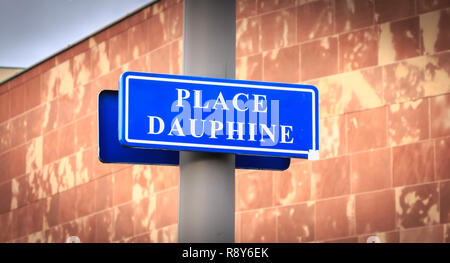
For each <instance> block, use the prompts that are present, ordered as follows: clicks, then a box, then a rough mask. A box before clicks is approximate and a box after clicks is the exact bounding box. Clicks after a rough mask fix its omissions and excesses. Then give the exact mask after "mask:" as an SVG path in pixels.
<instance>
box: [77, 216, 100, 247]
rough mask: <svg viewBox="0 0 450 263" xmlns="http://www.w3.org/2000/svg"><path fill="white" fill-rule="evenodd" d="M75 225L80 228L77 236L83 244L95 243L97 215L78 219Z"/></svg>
mask: <svg viewBox="0 0 450 263" xmlns="http://www.w3.org/2000/svg"><path fill="white" fill-rule="evenodd" d="M75 223H76V224H77V226H78V233H76V235H77V236H78V237H79V238H80V240H81V242H83V243H93V242H95V229H96V223H97V222H96V220H95V215H93V216H89V217H84V218H82V219H78V220H76V221H75Z"/></svg>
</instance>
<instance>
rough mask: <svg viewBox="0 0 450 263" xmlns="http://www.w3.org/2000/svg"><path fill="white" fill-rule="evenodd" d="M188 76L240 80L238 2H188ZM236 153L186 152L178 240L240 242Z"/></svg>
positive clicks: (185, 63) (182, 156) (182, 154)
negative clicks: (236, 212)
mask: <svg viewBox="0 0 450 263" xmlns="http://www.w3.org/2000/svg"><path fill="white" fill-rule="evenodd" d="M183 34H184V36H183V38H184V40H183V46H184V50H183V74H184V75H190V76H202V77H217V78H229V79H234V78H235V45H236V2H235V0H185V1H184V30H183ZM234 169H235V156H234V154H222V153H206V152H188V151H181V152H180V195H179V198H180V200H179V214H178V242H186V243H187V242H189V243H195V242H227V243H232V242H234V192H235V189H234Z"/></svg>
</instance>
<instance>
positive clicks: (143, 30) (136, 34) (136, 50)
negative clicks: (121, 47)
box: [128, 22, 149, 59]
mask: <svg viewBox="0 0 450 263" xmlns="http://www.w3.org/2000/svg"><path fill="white" fill-rule="evenodd" d="M146 25H147V23H145V22H142V23H139V24H136V25H135V26H133V27H131V28H130V29H128V39H129V41H130V42H129V44H130V50H131V54H132V57H133V58H135V59H136V58H139V57H141V56H142V55H143V54H146V53H147V52H148V51H149V46H148V45H147V42H146V40H147V34H148V33H147V32H148V28H147V27H146Z"/></svg>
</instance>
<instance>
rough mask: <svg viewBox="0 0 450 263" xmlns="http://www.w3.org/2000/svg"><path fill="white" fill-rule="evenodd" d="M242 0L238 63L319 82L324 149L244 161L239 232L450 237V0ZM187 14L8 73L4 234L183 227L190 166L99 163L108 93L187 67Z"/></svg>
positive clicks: (159, 233)
mask: <svg viewBox="0 0 450 263" xmlns="http://www.w3.org/2000/svg"><path fill="white" fill-rule="evenodd" d="M236 8H237V10H236V12H237V21H236V32H237V35H236V77H237V78H239V79H244V80H259V81H276V82H288V83H305V84H313V85H316V86H317V88H318V89H319V112H320V115H319V117H320V123H319V127H320V149H321V160H318V161H305V160H295V159H293V160H292V162H291V167H290V168H289V169H288V170H287V171H284V172H270V171H264V172H261V171H237V172H236V199H235V200H236V220H235V224H236V231H235V233H236V241H237V242H366V240H367V237H368V236H370V235H373V234H376V235H377V236H379V237H380V239H381V240H382V241H383V242H443V241H446V242H449V240H450V234H449V233H450V226H449V222H450V212H449V211H450V202H449V200H450V194H449V193H450V181H449V179H450V166H449V163H450V159H449V156H450V124H449V123H450V112H449V109H450V66H449V65H450V39H449V28H450V27H448V24H449V17H450V4H449V1H446V0H442V1H441V0H440V1H428V0H401V1H387V0H367V1H366V0H350V1H347V0H317V1H303V0H297V1H294V0H283V1H276V0H237V5H236ZM182 15H183V2H182V1H181V0H176V1H173V0H162V1H159V2H157V3H155V4H153V5H151V6H149V7H146V8H144V9H143V10H141V11H139V12H138V13H136V14H134V15H132V16H131V17H129V18H127V19H125V20H123V21H121V22H119V23H117V24H115V25H113V26H112V27H110V28H107V29H105V30H104V31H102V32H99V33H98V34H97V35H95V36H92V37H90V38H88V39H87V40H84V41H83V42H81V43H79V44H78V45H76V46H74V47H72V48H71V49H67V50H65V51H63V52H61V53H60V54H57V55H55V56H54V57H52V58H49V59H48V60H46V61H44V62H42V63H41V64H39V65H37V66H35V67H34V68H32V69H30V70H28V71H26V72H25V73H23V74H21V75H19V76H18V77H16V78H13V79H11V80H10V81H8V82H6V83H3V84H1V85H0V242H64V241H65V239H66V238H67V237H68V236H70V235H78V236H79V237H80V238H81V240H82V241H83V242H176V241H177V223H178V222H177V217H178V184H179V178H178V175H179V174H178V168H177V167H162V166H139V165H126V164H103V163H100V162H99V161H98V157H97V111H96V110H97V109H96V108H97V102H96V100H97V95H98V93H99V92H100V91H101V90H103V89H117V79H118V77H119V76H120V74H121V73H122V72H123V71H125V70H134V71H144V72H158V73H169V74H181V73H182V68H181V67H182V55H183V54H182V53H183V41H182V26H183V25H182V21H183V17H182Z"/></svg>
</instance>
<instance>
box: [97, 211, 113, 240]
mask: <svg viewBox="0 0 450 263" xmlns="http://www.w3.org/2000/svg"><path fill="white" fill-rule="evenodd" d="M113 234H114V210H113V209H109V210H105V211H103V212H100V213H98V214H95V241H96V242H102V243H104V242H112V241H113Z"/></svg>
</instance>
